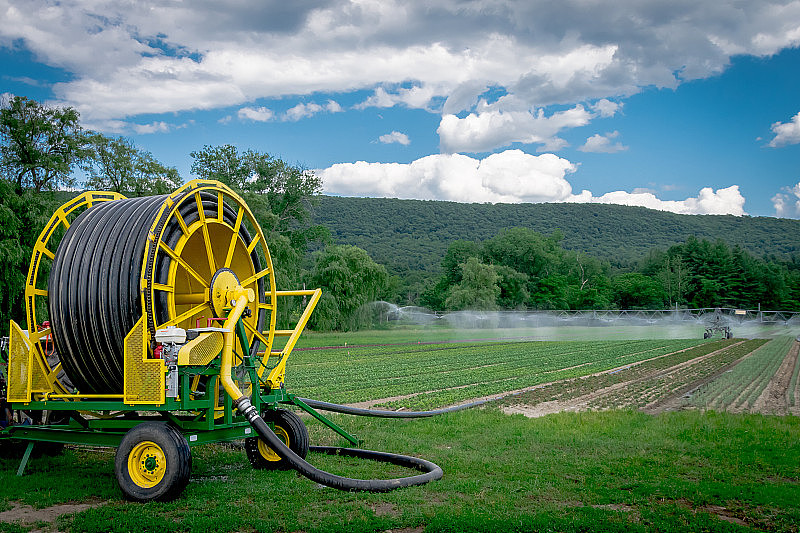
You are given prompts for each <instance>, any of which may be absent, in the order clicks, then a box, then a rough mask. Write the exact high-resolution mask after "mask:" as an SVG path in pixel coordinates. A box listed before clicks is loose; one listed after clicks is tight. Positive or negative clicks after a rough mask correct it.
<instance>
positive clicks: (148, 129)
mask: <svg viewBox="0 0 800 533" xmlns="http://www.w3.org/2000/svg"><path fill="white" fill-rule="evenodd" d="M133 130H134V131H135V132H136V133H139V134H146V133H166V132H168V131H169V130H170V125H169V124H167V123H166V122H164V121H156V122H151V123H150V124H134V125H133Z"/></svg>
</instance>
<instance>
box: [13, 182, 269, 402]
mask: <svg viewBox="0 0 800 533" xmlns="http://www.w3.org/2000/svg"><path fill="white" fill-rule="evenodd" d="M81 210H82V212H81V213H80V214H79V215H78V216H77V217H74V218H73V219H72V221H71V222H70V218H72V216H71V215H73V216H74V213H76V212H79V211H81ZM59 230H61V232H63V237H62V238H61V239H60V242H58V243H54V242H53V241H55V240H56V238H55V237H54V236H55V235H57V234H58V233H60V232H59ZM54 244H57V248H56V246H54ZM37 248H38V249H39V250H37V251H38V252H40V253H38V254H37V253H35V255H34V261H33V262H32V264H31V268H30V273H29V280H28V281H29V283H28V287H27V290H26V305H27V316H28V328H29V335H30V336H31V338H33V336H35V335H37V334H39V332H40V331H41V330H42V329H43V327H42V325H41V324H40V323H39V322H38V320H37V313H36V311H37V310H39V309H42V308H46V309H47V312H48V318H49V322H50V327H51V334H52V340H53V343H54V347H55V351H56V353H57V354H58V355H59V357H60V360H61V365H62V367H63V370H64V372H65V373H66V375H67V376H68V377H69V379H70V381H71V382H72V383H73V384H74V385H75V386H76V387H77V389H78V390H79V391H80V392H81V393H86V394H98V395H99V394H115V393H119V392H120V391H121V390H122V388H123V380H124V375H123V374H124V372H123V366H124V365H123V353H124V342H125V338H126V335H127V334H128V333H129V332H130V331H131V330H132V328H133V327H134V325H135V324H136V322H137V320H139V319H140V317H144V320H145V323H146V328H147V332H148V334H149V338H150V339H153V345H152V346H151V351H152V349H153V348H155V341H154V339H155V333H156V331H157V330H159V329H162V328H166V327H169V326H175V327H178V328H182V329H184V330H187V329H192V328H202V327H208V326H214V325H220V324H221V320H223V319H224V318H225V311H224V308H225V307H226V306H229V302H225V301H224V295H225V294H226V291H227V290H228V289H230V288H231V287H234V286H236V285H241V286H242V287H245V288H249V289H252V290H253V292H254V293H255V294H256V295H257V298H256V301H255V302H254V303H253V305H252V309H250V310H249V313H248V314H249V316H245V317H243V319H242V321H243V323H244V326H245V330H246V335H247V338H248V344H249V346H250V353H249V355H250V356H251V357H263V359H264V361H263V362H264V364H263V365H261V367H260V369H259V376H260V375H261V374H262V373H263V371H264V370H265V368H266V360H267V359H268V356H269V354H270V352H271V348H272V343H273V340H274V333H275V312H274V309H275V307H274V303H275V301H276V287H275V276H274V271H273V267H272V260H271V257H270V254H269V250H268V248H267V244H266V240H265V238H264V235H263V233H262V230H261V228H260V226H259V225H258V223H257V222H256V220H255V218H254V216H253V214H252V212H251V211H250V209H249V208H248V207H247V205H246V204H245V202H244V201H243V200H242V199H241V198H240V197H239V196H238V195H237V194H236V193H235V192H233V191H232V190H231V189H230V188H228V187H227V186H225V185H223V184H222V183H219V182H213V181H197V180H196V181H193V182H190V183H188V184H187V185H185V186H184V187H182V188H181V189H179V190H178V191H175V192H174V193H173V194H170V195H164V196H150V197H142V198H131V199H126V198H123V197H122V196H121V195H118V194H113V193H102V194H98V193H84V194H83V195H81V196H80V197H78V198H77V199H76V200H75V201H73V202H72V203H70V204H67V205H65V206H64V207H62V209H61V210H59V212H57V213H56V214H55V215H54V216H53V219H51V223H50V224H49V225H48V227H47V229H46V230H45V232H43V234H42V237H41V238H40V239H39V241H37ZM54 249H55V253H53V250H54ZM44 257H51V259H52V266H51V268H50V275H49V279H48V282H47V285H46V287H47V288H46V290H45V289H43V288H42V287H40V286H39V285H37V279H38V276H39V274H40V271H44V270H45V269H46V266H45V265H44V263H43V261H42V259H43V258H44ZM40 283H41V282H40ZM42 300H44V301H45V302H46V306H45V305H43V302H42ZM54 370H55V369H54V368H49V369H45V372H46V373H48V376H49V380H51V381H52V382H53V384H54V385H55V386H56V387H57V388H58V389H60V390H61V391H64V392H69V391H67V387H66V386H64V384H63V383H61V382H60V380H58V379H57V378H55V377H54V376H52V373H53V371H54Z"/></svg>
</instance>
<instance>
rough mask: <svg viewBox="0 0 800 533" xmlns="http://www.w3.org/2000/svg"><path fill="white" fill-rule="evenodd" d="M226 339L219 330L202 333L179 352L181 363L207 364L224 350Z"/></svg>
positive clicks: (179, 361)
mask: <svg viewBox="0 0 800 533" xmlns="http://www.w3.org/2000/svg"><path fill="white" fill-rule="evenodd" d="M223 343H224V339H223V336H222V333H220V332H218V331H208V332H206V333H201V334H200V335H198V337H197V338H196V339H193V340H191V341H189V342H187V343H186V345H185V346H184V347H183V348H181V350H180V352H178V364H179V365H207V364H208V363H210V362H211V361H212V360H213V359H214V358H215V357H217V356H218V355H219V354H220V352H221V351H222V345H223Z"/></svg>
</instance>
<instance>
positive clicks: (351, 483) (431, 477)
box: [234, 396, 444, 492]
mask: <svg viewBox="0 0 800 533" xmlns="http://www.w3.org/2000/svg"><path fill="white" fill-rule="evenodd" d="M234 403H235V406H236V408H237V409H238V410H239V412H241V413H242V414H243V415H244V416H245V418H247V420H248V421H249V422H250V425H252V426H253V428H254V429H255V430H256V433H258V435H259V436H260V437H261V438H262V439H263V440H264V442H266V443H267V444H268V445H269V447H270V448H272V450H273V451H274V452H275V453H277V454H278V455H279V456H280V457H281V458H283V459H286V461H287V462H288V463H289V464H290V465H291V466H292V468H294V469H295V470H297V471H298V472H300V473H301V474H302V475H304V476H305V477H307V478H308V479H310V480H311V481H316V482H317V483H319V484H321V485H325V486H327V487H332V488H334V489H338V490H345V491H366V492H389V491H390V490H395V489H400V488H404V487H413V486H415V485H423V484H425V483H428V482H429V481H435V480H437V479H441V478H442V476H443V475H444V472H442V469H441V467H439V466H438V465H436V464H435V463H432V462H431V461H427V460H425V459H420V458H418V457H410V456H408V455H400V454H396V453H389V452H377V451H373V450H360V449H357V448H339V447H335V446H311V447H309V450H312V451H315V452H320V453H325V454H328V455H341V456H345V457H358V458H362V459H372V460H374V461H379V462H383V463H391V464H394V465H397V466H402V467H406V468H412V469H415V470H420V471H421V472H423V473H422V474H417V475H415V476H409V477H402V478H394V479H353V478H349V477H344V476H338V475H336V474H331V473H330V472H325V471H324V470H320V469H319V468H317V467H315V466H314V465H312V464H311V463H309V462H308V461H306V460H305V459H303V458H302V457H300V456H299V455H297V454H296V453H294V452H293V451H292V450H291V449H289V447H288V446H286V444H284V442H283V441H282V440H281V439H280V438H279V437H278V436H277V435H275V433H273V431H272V430H271V429H270V427H269V426H268V425H267V423H266V422H265V421H264V419H263V418H261V416H260V415H259V414H258V412H257V410H256V408H255V407H253V405H252V404H251V403H250V400H249V399H248V398H247V397H245V396H242V397H241V398H239V399H238V400H236V401H235V402H234Z"/></svg>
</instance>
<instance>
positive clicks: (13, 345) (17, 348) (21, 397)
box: [8, 321, 33, 402]
mask: <svg viewBox="0 0 800 533" xmlns="http://www.w3.org/2000/svg"><path fill="white" fill-rule="evenodd" d="M8 345H9V346H8V347H9V354H8V401H9V402H29V401H31V368H32V366H33V365H32V356H33V353H32V351H31V344H30V341H29V340H28V337H27V336H25V333H24V332H23V331H22V329H20V327H19V326H18V325H17V324H16V322H13V321H12V322H11V334H10V335H9V342H8Z"/></svg>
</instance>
